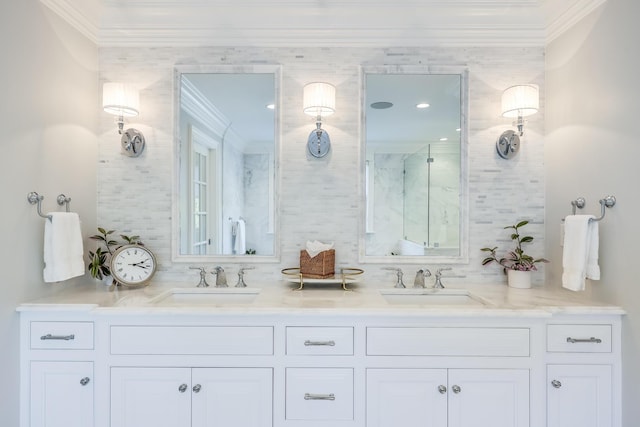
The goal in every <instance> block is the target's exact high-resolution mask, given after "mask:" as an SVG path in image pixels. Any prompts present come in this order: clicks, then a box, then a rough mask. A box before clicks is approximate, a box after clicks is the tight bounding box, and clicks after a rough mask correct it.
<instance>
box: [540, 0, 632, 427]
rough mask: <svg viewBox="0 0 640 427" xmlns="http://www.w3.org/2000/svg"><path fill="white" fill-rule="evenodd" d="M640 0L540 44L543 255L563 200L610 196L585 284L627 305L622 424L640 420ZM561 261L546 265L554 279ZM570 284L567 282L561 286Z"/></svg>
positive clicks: (555, 247) (618, 1)
mask: <svg viewBox="0 0 640 427" xmlns="http://www.w3.org/2000/svg"><path fill="white" fill-rule="evenodd" d="M638 16H640V3H639V2H637V0H611V1H608V2H606V3H605V4H604V6H601V7H600V8H599V9H597V10H596V11H595V12H593V13H592V14H591V15H590V16H588V17H587V18H586V19H585V20H584V21H582V22H580V23H579V24H578V25H577V26H576V27H574V28H573V29H571V30H570V31H569V32H567V33H566V34H564V35H563V36H561V37H560V38H558V39H557V40H555V41H553V42H552V43H551V44H550V45H549V46H548V49H547V59H546V61H547V65H546V69H547V72H546V84H547V88H546V92H547V115H546V129H547V137H546V142H545V159H546V165H545V172H546V180H547V191H546V206H547V213H546V223H547V229H546V236H547V241H546V244H547V254H548V255H549V256H550V257H551V258H552V259H559V258H560V257H561V250H560V247H559V238H558V231H559V221H560V218H562V217H563V216H565V215H567V214H568V213H570V212H571V208H570V205H569V202H570V201H571V200H573V199H575V198H576V197H578V196H583V197H585V198H586V200H587V206H586V207H585V209H583V213H592V214H599V212H600V205H599V204H598V200H599V199H600V198H602V197H604V196H605V195H608V194H612V195H614V196H616V197H617V199H618V203H617V205H616V206H615V207H614V208H612V209H609V210H607V212H606V217H605V219H604V220H603V221H602V222H601V223H600V268H601V280H600V281H598V282H589V283H588V284H587V287H588V288H587V291H586V292H589V293H591V294H593V295H594V296H596V297H598V298H601V299H603V300H605V301H608V302H611V303H614V304H618V305H621V306H622V307H624V308H625V309H626V310H627V316H626V318H625V319H624V324H623V343H622V346H623V347H622V353H623V373H624V374H623V392H622V395H623V397H624V400H623V402H622V404H623V425H624V426H625V427H627V426H628V427H631V426H634V425H637V424H638V419H640V406H639V405H638V402H639V401H640V390H639V389H638V384H640V364H639V363H638V360H640V286H638V283H637V282H638V272H637V269H636V268H635V267H636V266H635V264H636V263H637V260H636V258H635V257H636V256H637V252H638V251H637V249H636V248H637V246H638V220H637V214H638V212H639V211H640V197H639V196H638V183H639V182H640V168H639V167H638V160H639V159H640V142H639V141H638V111H639V109H638V96H639V94H640V80H639V79H638V69H640V50H639V49H638V40H640V26H638V20H637V18H638ZM561 274H562V269H561V264H560V263H554V264H552V265H550V267H549V268H548V269H547V278H548V281H549V284H550V285H554V286H560V281H561ZM567 292H569V291H567Z"/></svg>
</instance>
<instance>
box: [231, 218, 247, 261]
mask: <svg viewBox="0 0 640 427" xmlns="http://www.w3.org/2000/svg"><path fill="white" fill-rule="evenodd" d="M236 224H237V226H236V240H235V242H234V247H233V248H234V249H235V251H236V254H237V255H244V254H245V252H246V251H247V243H246V238H245V231H246V230H245V229H246V224H245V222H244V220H243V219H242V218H240V219H239V220H238V221H237V222H236Z"/></svg>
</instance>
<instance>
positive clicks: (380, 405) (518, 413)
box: [367, 369, 529, 427]
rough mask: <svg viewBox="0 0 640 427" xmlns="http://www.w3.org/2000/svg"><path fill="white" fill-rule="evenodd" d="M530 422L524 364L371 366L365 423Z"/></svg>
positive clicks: (391, 426)
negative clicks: (493, 366) (488, 366)
mask: <svg viewBox="0 0 640 427" xmlns="http://www.w3.org/2000/svg"><path fill="white" fill-rule="evenodd" d="M398 425H402V426H406V427H441V426H449V427H465V426H474V427H485V426H486V427H526V426H528V425H529V371H528V370H524V369H368V370H367V427H395V426H398Z"/></svg>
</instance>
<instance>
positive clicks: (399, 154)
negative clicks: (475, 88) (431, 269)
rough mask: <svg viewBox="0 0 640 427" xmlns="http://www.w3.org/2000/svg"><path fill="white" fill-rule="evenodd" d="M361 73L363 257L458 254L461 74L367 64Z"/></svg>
mask: <svg viewBox="0 0 640 427" xmlns="http://www.w3.org/2000/svg"><path fill="white" fill-rule="evenodd" d="M363 78H364V105H363V109H364V114H365V119H364V120H365V126H364V135H365V144H364V145H365V147H364V150H365V165H364V180H365V183H364V190H365V195H364V200H365V203H364V204H365V213H364V223H365V226H364V245H365V248H364V255H365V260H367V259H369V260H376V259H377V260H380V261H383V262H393V261H398V260H401V259H405V260H410V259H413V262H415V260H416V258H415V257H418V256H419V257H425V256H426V257H435V259H438V258H441V257H442V258H441V259H442V260H443V261H445V262H455V261H459V260H460V259H461V257H462V256H463V250H462V247H463V240H464V239H463V230H464V227H463V221H464V218H463V215H462V212H463V209H462V204H463V200H464V190H465V186H464V182H465V181H464V179H463V178H464V172H465V168H464V167H463V165H464V162H463V158H464V156H463V151H462V149H463V146H464V144H463V141H462V137H463V133H464V132H463V127H464V114H463V111H464V108H463V100H464V98H465V97H464V96H463V94H464V80H463V75H462V74H418V73H412V72H402V73H398V74H394V73H388V72H382V73H376V72H365V73H364V77H363ZM390 257H393V258H390ZM405 257H406V258H405Z"/></svg>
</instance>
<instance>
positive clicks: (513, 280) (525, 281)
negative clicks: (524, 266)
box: [507, 270, 531, 289]
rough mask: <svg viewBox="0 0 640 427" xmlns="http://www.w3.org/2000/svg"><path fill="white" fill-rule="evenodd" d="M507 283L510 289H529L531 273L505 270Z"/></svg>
mask: <svg viewBox="0 0 640 427" xmlns="http://www.w3.org/2000/svg"><path fill="white" fill-rule="evenodd" d="M507 283H509V286H510V287H512V288H518V289H529V288H530V287H531V272H530V271H520V270H507Z"/></svg>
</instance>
